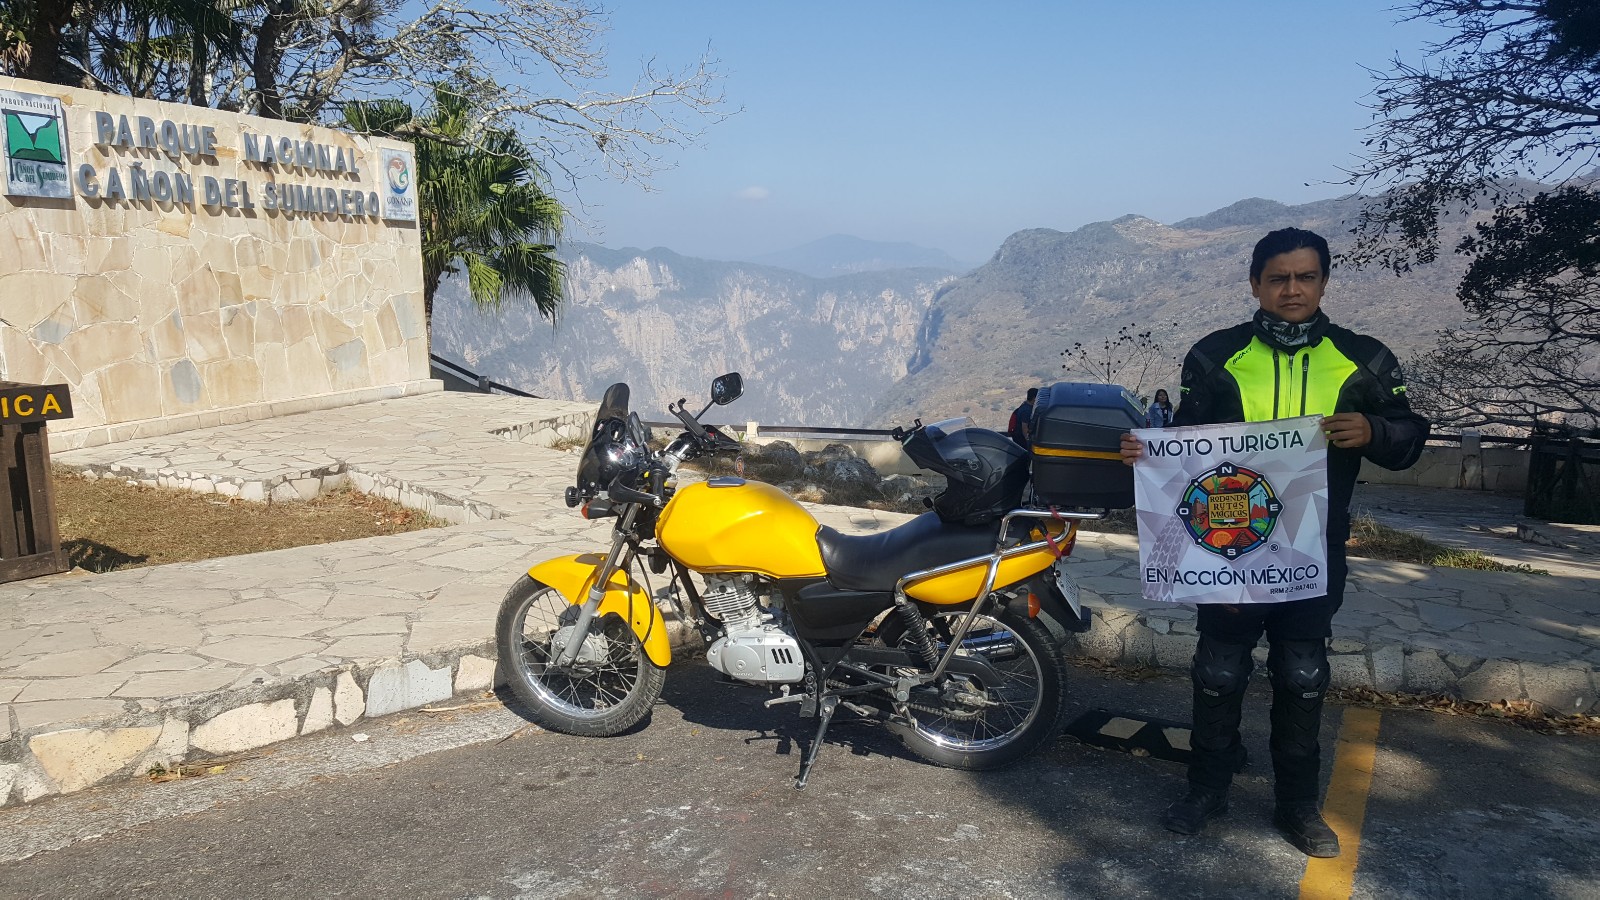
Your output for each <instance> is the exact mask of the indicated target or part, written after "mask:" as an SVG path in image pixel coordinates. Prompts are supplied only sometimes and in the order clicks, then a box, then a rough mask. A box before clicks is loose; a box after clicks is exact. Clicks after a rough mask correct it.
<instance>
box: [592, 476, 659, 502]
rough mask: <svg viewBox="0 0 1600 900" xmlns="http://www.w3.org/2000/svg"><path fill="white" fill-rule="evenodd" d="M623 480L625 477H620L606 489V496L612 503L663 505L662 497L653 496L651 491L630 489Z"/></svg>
mask: <svg viewBox="0 0 1600 900" xmlns="http://www.w3.org/2000/svg"><path fill="white" fill-rule="evenodd" d="M622 478H623V476H621V475H618V476H617V479H616V480H615V481H613V482H611V486H610V487H608V488H606V496H607V497H610V498H611V500H612V501H614V502H622V503H643V504H644V505H646V506H661V505H662V500H661V496H660V495H659V494H652V493H650V492H649V491H641V490H639V489H638V488H634V487H629V486H628V485H625V484H623V483H622Z"/></svg>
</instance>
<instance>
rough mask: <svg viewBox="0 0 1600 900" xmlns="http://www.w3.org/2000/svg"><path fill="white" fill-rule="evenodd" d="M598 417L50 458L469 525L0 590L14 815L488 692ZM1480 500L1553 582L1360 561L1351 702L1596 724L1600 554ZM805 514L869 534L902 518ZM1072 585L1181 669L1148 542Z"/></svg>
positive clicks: (585, 537) (332, 433)
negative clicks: (343, 489) (351, 501)
mask: <svg viewBox="0 0 1600 900" xmlns="http://www.w3.org/2000/svg"><path fill="white" fill-rule="evenodd" d="M590 413H591V409H590V404H587V403H558V402H551V401H538V400H527V399H520V398H510V397H499V396H487V395H478V394H458V393H448V394H446V393H433V394H425V395H422V396H416V397H408V398H404V399H397V400H389V401H383V402H379V403H370V404H364V405H361V406H352V407H345V408H341V409H334V410H325V411H320V412H312V413H305V414H301V415H295V416H286V417H282V418H277V419H270V420H262V421H255V422H248V423H241V424H238V425H231V426H223V427H218V428H211V429H205V430H199V431H190V432H186V433H182V434H175V435H168V436H164V437H158V438H150V439H144V440H138V441H129V442H124V443H120V444H113V445H105V446H100V447H93V448H87V449H81V450H73V451H69V452H65V453H61V454H58V455H57V457H56V459H57V460H58V461H59V462H62V463H65V464H67V465H70V466H73V467H76V468H79V469H81V470H83V471H84V472H86V473H89V474H92V475H95V476H97V477H115V478H125V479H129V480H133V481H138V482H142V483H149V484H159V485H165V486H170V487H181V488H188V489H191V490H199V491H202V492H215V493H219V494H223V495H228V496H241V497H247V498H252V499H267V498H271V499H273V500H275V501H286V500H294V499H299V498H302V497H308V496H312V495H314V494H315V493H317V492H318V491H320V490H323V489H326V488H328V487H330V486H332V485H335V484H338V483H340V482H341V481H346V480H348V481H349V482H351V483H353V484H354V485H355V486H357V487H358V488H360V489H362V490H366V491H370V492H373V493H378V494H381V495H383V496H387V497H390V498H392V499H396V500H399V501H400V502H403V503H405V504H407V505H409V506H413V507H417V508H421V509H426V510H428V511H430V512H432V513H434V514H435V515H437V516H439V517H441V518H443V519H446V520H447V521H450V522H453V523H457V524H455V525H454V526H453V527H449V528H444V529H434V530H427V531H421V532H411V533H408V534H402V535H394V536H390V537H382V538H369V539H365V540H357V541H347V542H342V543H337V544H325V545H319V546H314V547H301V548H295V549H291V550H279V551H273V552H270V553H260V554H254V555H250V556H242V557H233V558H229V559H221V560H209V561H204V562H197V563H182V564H175V565H167V566H159V567H149V568H143V569H133V570H128V571H122V572H113V573H109V574H105V575H87V574H83V573H69V574H66V575H59V576H51V577H47V578H40V579H33V580H30V581H24V582H18V583H13V584H8V585H0V805H4V804H7V803H22V802H29V801H32V800H36V799H38V798H41V797H45V796H49V795H51V794H57V793H66V792H70V791H75V790H79V789H82V788H84V787H88V786H90V785H93V784H96V783H99V782H101V781H104V780H107V779H110V778H116V777H126V776H128V775H130V774H137V773H141V772H143V771H145V770H147V769H149V768H151V767H152V766H156V765H170V764H172V763H174V762H177V761H183V760H188V759H200V758H210V757H215V756H219V755H228V754H238V753H242V752H246V751H250V750H252V749H254V748H257V747H261V746H265V745H267V744H270V743H274V742H277V741H280V740H284V739H287V738H290V737H294V736H296V735H300V734H309V733H312V732H315V731H319V730H322V729H326V728H330V727H335V726H350V725H353V724H355V723H357V722H358V721H359V720H360V719H361V718H363V717H367V716H377V715H384V714H387V713H390V712H395V711H399V710H403V709H410V708H414V707H418V706H425V705H427V704H435V703H439V702H442V701H448V700H449V698H450V697H452V696H453V695H454V694H457V693H463V692H473V691H481V690H483V689H485V688H488V687H489V686H491V684H492V683H493V679H494V663H493V656H494V650H493V641H492V634H491V629H492V626H493V622H494V617H495V613H496V611H497V608H498V605H499V602H500V599H501V597H502V596H503V595H504V592H505V589H506V588H507V587H508V586H509V585H510V584H511V583H512V582H513V581H514V580H515V579H516V578H517V577H518V575H519V574H520V573H521V572H523V571H525V570H526V569H527V568H528V567H529V566H530V565H531V564H533V563H535V562H537V561H539V560H541V559H545V558H548V557H551V556H556V555H559V554H564V553H576V552H583V551H589V550H593V549H594V548H596V547H597V546H600V545H602V544H604V543H605V541H606V535H607V531H608V526H607V524H605V523H593V524H591V523H587V522H585V521H584V520H582V519H581V518H579V517H578V516H577V515H576V514H575V513H574V512H573V511H571V510H568V509H567V508H566V506H565V504H564V503H562V502H561V494H562V492H563V491H564V489H565V488H566V486H567V484H569V483H570V481H571V478H572V474H573V469H574V466H575V465H576V461H577V457H576V452H575V451H574V450H572V449H561V448H562V447H568V448H570V447H572V446H574V445H575V444H576V443H577V442H579V441H581V439H582V436H583V435H584V434H585V433H586V430H585V421H586V418H587V416H588V415H590ZM1384 490H1385V491H1387V490H1389V489H1384ZM1394 490H1403V489H1394ZM1372 491H1375V493H1374V492H1369V491H1368V490H1367V489H1365V488H1364V489H1363V491H1362V492H1361V494H1360V495H1358V505H1360V504H1362V503H1363V502H1368V503H1369V505H1370V506H1371V507H1372V510H1373V513H1374V514H1375V515H1379V516H1380V517H1387V516H1389V515H1390V513H1389V512H1387V511H1385V507H1386V506H1394V507H1398V508H1401V509H1403V510H1406V512H1405V513H1404V515H1412V516H1413V517H1414V516H1415V514H1416V513H1418V512H1419V511H1423V512H1428V510H1423V509H1422V506H1421V505H1419V504H1422V503H1423V502H1424V501H1423V500H1422V499H1419V498H1418V497H1407V496H1404V495H1397V494H1392V493H1384V492H1383V491H1377V489H1375V488H1374V489H1372ZM1453 493H1459V492H1443V491H1439V492H1435V491H1423V492H1420V494H1421V495H1423V496H1424V497H1434V496H1435V495H1443V494H1453ZM1488 496H1489V495H1477V494H1472V495H1465V494H1463V495H1461V496H1459V497H1454V498H1450V499H1449V500H1448V501H1445V500H1439V499H1435V500H1433V501H1431V502H1433V503H1434V505H1435V506H1436V507H1438V506H1440V505H1441V504H1444V505H1446V506H1449V504H1452V503H1453V504H1454V506H1453V507H1450V509H1439V508H1436V509H1433V510H1431V513H1430V515H1429V516H1428V518H1427V519H1426V523H1427V524H1428V526H1429V527H1430V528H1435V529H1439V530H1442V531H1451V530H1452V529H1453V530H1454V531H1456V532H1461V533H1462V534H1463V535H1465V536H1464V537H1462V540H1470V541H1488V542H1494V541H1499V542H1501V543H1502V544H1504V545H1505V546H1500V545H1494V549H1496V550H1497V551H1501V552H1503V553H1504V554H1505V555H1506V556H1507V557H1508V558H1511V559H1512V561H1522V560H1521V557H1520V556H1518V555H1517V554H1516V553H1511V552H1509V550H1508V548H1510V549H1515V550H1519V551H1520V550H1524V549H1526V548H1530V547H1536V548H1538V554H1539V556H1538V558H1537V559H1534V560H1530V561H1533V562H1534V563H1535V564H1536V565H1539V566H1540V567H1542V568H1547V569H1549V570H1550V571H1551V572H1552V574H1551V575H1548V576H1539V575H1526V574H1518V573H1486V572H1469V571H1464V570H1451V569H1431V568H1428V567H1423V566H1413V565H1404V564H1396V563H1379V562H1370V561H1365V560H1354V561H1352V565H1351V576H1350V583H1349V594H1348V599H1347V601H1346V606H1345V609H1344V610H1343V611H1342V612H1341V613H1340V614H1339V617H1338V619H1337V620H1336V621H1335V628H1336V632H1337V633H1336V636H1335V638H1336V639H1335V641H1334V643H1333V665H1334V675H1335V677H1336V679H1337V680H1338V681H1339V683H1341V684H1361V685H1368V686H1372V687H1376V688H1379V689H1384V690H1398V689H1405V690H1415V691H1447V692H1454V693H1457V694H1459V695H1461V696H1465V697H1468V698H1471V699H1492V700H1499V699H1522V698H1528V699H1534V700H1537V701H1539V702H1541V703H1545V704H1547V705H1549V706H1551V707H1553V708H1557V709H1561V710H1591V709H1594V708H1596V706H1597V704H1596V689H1597V686H1600V685H1597V683H1596V680H1597V675H1596V673H1597V671H1600V577H1597V575H1600V572H1597V571H1596V557H1595V554H1593V553H1591V552H1589V551H1588V549H1587V546H1586V545H1584V546H1583V547H1577V546H1575V545H1574V542H1575V541H1576V540H1579V539H1582V540H1587V539H1589V538H1590V537H1593V536H1595V534H1600V532H1594V533H1591V532H1584V531H1581V530H1580V531H1578V532H1575V533H1576V534H1577V535H1578V537H1577V538H1573V537H1572V535H1571V534H1568V533H1567V532H1560V534H1561V536H1562V540H1561V541H1560V543H1561V546H1546V545H1544V544H1527V543H1524V542H1519V541H1512V540H1510V539H1508V538H1505V537H1502V536H1501V533H1502V532H1503V531H1504V529H1505V527H1506V526H1507V524H1508V521H1509V520H1507V519H1505V517H1504V516H1501V515H1500V513H1499V512H1497V511H1495V510H1498V509H1499V507H1495V506H1494V503H1497V502H1499V500H1498V498H1497V499H1495V500H1492V501H1491V500H1486V497H1488ZM1369 501H1370V502H1369ZM1501 505H1502V506H1503V504H1501ZM811 508H812V511H813V513H814V514H815V515H816V516H817V517H818V519H819V520H821V521H823V522H826V523H827V524H830V525H834V526H835V527H839V528H842V529H848V530H855V531H871V530H877V529H881V528H887V527H891V526H893V525H895V524H898V523H899V522H901V521H904V520H905V519H906V518H908V517H906V516H901V515H895V514H889V513H876V512H873V511H871V510H861V509H851V508H844V507H821V506H813V507H811ZM1491 512H1492V513H1493V514H1492V515H1491V514H1490V513H1491ZM1395 515H1401V514H1400V513H1396V514H1395ZM1510 524H1512V525H1514V524H1516V523H1514V522H1511V523H1510ZM1540 524H1541V526H1542V523H1540ZM1480 526H1487V527H1488V528H1489V529H1490V530H1487V531H1485V530H1482V528H1481V527H1480ZM1497 555H1499V554H1497ZM1552 562H1554V563H1555V565H1553V564H1552ZM1069 565H1070V571H1071V572H1072V573H1073V574H1074V575H1075V576H1076V577H1077V579H1078V582H1079V583H1080V585H1081V586H1082V587H1083V588H1084V598H1085V602H1086V604H1087V605H1089V606H1090V607H1091V608H1093V610H1094V616H1095V623H1094V628H1092V629H1091V631H1090V632H1089V633H1087V634H1085V635H1082V636H1080V637H1078V638H1077V639H1076V640H1077V641H1078V646H1077V652H1079V653H1082V654H1085V655H1091V656H1096V657H1099V658H1103V659H1107V660H1111V661H1117V662H1122V663H1129V664H1143V665H1155V666H1161V667H1166V668H1172V669H1183V668H1186V667H1187V665H1188V658H1189V656H1190V654H1191V653H1192V652H1193V646H1194V640H1195V636H1194V614H1193V611H1192V609H1189V608H1185V607H1172V606H1170V605H1164V604H1154V603H1146V602H1145V601H1143V600H1142V599H1141V598H1140V597H1139V595H1138V592H1137V590H1138V583H1137V581H1136V580H1135V578H1134V576H1133V570H1134V568H1135V567H1136V565H1137V544H1136V541H1135V539H1134V538H1133V537H1131V536H1122V535H1101V534H1085V535H1084V536H1083V537H1082V539H1080V541H1079V543H1078V548H1077V550H1076V552H1075V553H1074V555H1073V559H1072V562H1071V563H1070V564H1069ZM677 637H678V640H676V641H675V643H676V644H677V645H679V646H683V645H684V644H685V643H686V642H687V641H688V640H689V636H688V635H687V634H681V633H680V634H678V635H677Z"/></svg>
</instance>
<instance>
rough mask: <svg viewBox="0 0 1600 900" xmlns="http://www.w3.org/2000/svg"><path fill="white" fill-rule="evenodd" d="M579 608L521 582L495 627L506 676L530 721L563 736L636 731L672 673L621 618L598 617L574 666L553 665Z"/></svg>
mask: <svg viewBox="0 0 1600 900" xmlns="http://www.w3.org/2000/svg"><path fill="white" fill-rule="evenodd" d="M576 610H577V607H575V606H573V605H571V604H569V603H568V602H567V600H566V598H565V597H563V596H562V595H561V593H560V592H559V591H557V590H556V589H555V588H552V587H550V586H549V585H547V584H544V583H542V582H538V581H535V580H533V579H532V578H530V577H528V576H527V575H524V576H522V578H521V579H519V580H518V581H517V583H516V584H514V585H512V586H511V590H510V591H508V592H507V593H506V598H505V600H504V601H503V602H502V603H501V604H500V618H499V621H498V622H497V624H496V625H495V642H496V644H497V646H498V649H499V655H500V671H501V672H502V673H503V674H504V676H505V679H506V683H507V684H509V685H510V686H511V690H512V692H513V693H515V694H516V695H517V699H519V700H521V701H522V702H523V703H524V704H526V706H527V707H528V715H529V717H530V718H532V719H533V720H534V721H535V722H537V723H539V724H540V725H543V726H544V727H546V728H548V729H550V730H551V731H559V732H561V733H562V734H576V735H585V736H589V737H609V736H610V735H613V734H617V733H618V732H621V731H626V730H627V729H629V728H632V727H633V726H634V725H635V724H637V723H638V722H639V720H641V719H643V718H644V717H645V716H646V715H649V713H650V707H651V706H652V705H654V704H655V702H656V699H657V698H658V697H660V696H661V688H662V685H664V684H665V683H666V679H667V676H666V670H665V669H663V668H661V667H659V666H657V665H656V664H655V663H652V662H651V661H650V657H648V656H646V655H645V652H644V646H643V645H642V644H640V643H639V637H638V635H636V634H634V633H633V629H632V628H630V627H628V623H626V622H624V621H623V620H622V618H621V617H620V616H616V615H607V616H597V617H595V619H594V621H593V622H592V623H591V624H590V626H589V635H588V636H587V637H586V638H584V641H583V645H582V650H581V651H580V653H579V654H578V658H577V659H576V660H574V661H573V663H572V664H570V665H566V666H555V665H552V664H551V663H550V660H551V659H552V658H553V657H554V655H555V654H556V653H558V652H559V651H560V649H561V648H560V647H559V646H552V642H553V640H554V638H555V637H556V635H557V634H558V633H559V632H561V631H562V630H563V628H564V627H565V626H570V625H571V624H572V620H574V619H575V618H576Z"/></svg>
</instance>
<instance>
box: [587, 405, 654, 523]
mask: <svg viewBox="0 0 1600 900" xmlns="http://www.w3.org/2000/svg"><path fill="white" fill-rule="evenodd" d="M647 441H648V436H647V435H646V434H645V430H644V426H643V424H641V423H640V422H639V417H638V416H637V415H635V414H633V413H630V412H628V386H627V385H626V384H614V385H612V386H611V387H610V388H608V389H607V390H606V395H605V399H603V400H601V401H600V410H599V412H597V413H595V422H594V432H593V433H592V434H590V436H589V444H588V446H586V447H584V448H583V458H582V459H581V460H579V462H578V492H579V493H580V494H582V495H583V496H584V497H594V496H596V495H598V494H599V493H600V492H601V491H604V490H605V489H606V488H609V487H610V486H611V483H612V482H614V481H616V480H617V478H618V476H623V479H622V480H623V483H624V484H626V485H628V486H632V482H633V480H634V477H635V476H637V475H638V474H639V473H640V472H642V471H644V468H645V466H646V465H647V464H648V463H649V462H650V448H649V447H648V446H647Z"/></svg>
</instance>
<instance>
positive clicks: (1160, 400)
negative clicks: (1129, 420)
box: [1144, 388, 1173, 428]
mask: <svg viewBox="0 0 1600 900" xmlns="http://www.w3.org/2000/svg"><path fill="white" fill-rule="evenodd" d="M1172 416H1173V410H1172V401H1171V400H1168V399H1167V391H1166V389H1165V388H1162V389H1161V390H1158V391H1156V398H1155V399H1154V400H1151V401H1150V405H1149V406H1148V407H1146V408H1145V411H1144V425H1145V427H1146V428H1166V427H1167V426H1168V425H1171V424H1172Z"/></svg>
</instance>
